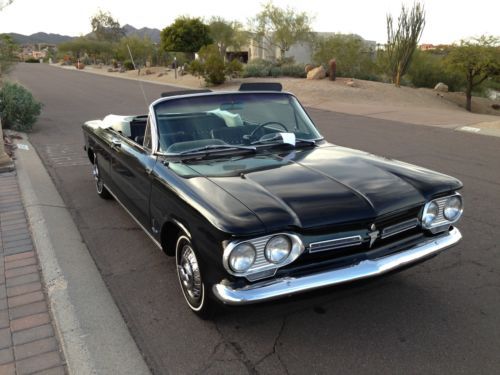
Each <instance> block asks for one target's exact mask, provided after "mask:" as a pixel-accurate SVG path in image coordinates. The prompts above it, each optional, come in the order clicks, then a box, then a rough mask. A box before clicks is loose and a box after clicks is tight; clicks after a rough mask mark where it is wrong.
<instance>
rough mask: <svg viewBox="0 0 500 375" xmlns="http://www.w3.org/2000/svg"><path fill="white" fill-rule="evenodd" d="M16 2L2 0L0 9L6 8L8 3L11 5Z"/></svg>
mask: <svg viewBox="0 0 500 375" xmlns="http://www.w3.org/2000/svg"><path fill="white" fill-rule="evenodd" d="M13 2H14V0H0V10H2V9H3V8H5V7H6V6H7V5H10V4H12V3H13Z"/></svg>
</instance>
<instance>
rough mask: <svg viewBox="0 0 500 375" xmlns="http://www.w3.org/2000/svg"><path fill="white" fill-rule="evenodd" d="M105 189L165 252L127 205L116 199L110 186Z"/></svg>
mask: <svg viewBox="0 0 500 375" xmlns="http://www.w3.org/2000/svg"><path fill="white" fill-rule="evenodd" d="M104 187H105V188H106V189H107V190H108V191H109V194H111V195H112V196H113V198H115V200H116V201H117V202H118V203H119V204H120V206H122V208H123V209H124V210H125V212H127V213H128V214H129V215H130V217H131V218H132V219H134V221H135V223H136V224H137V225H138V226H139V227H140V228H141V229H142V230H143V231H144V233H146V234H147V235H148V236H149V238H151V240H153V242H154V244H155V245H156V246H158V247H159V248H160V250H161V251H163V248H162V246H161V244H160V243H159V242H158V241H157V240H156V239H155V238H154V237H153V236H152V235H151V233H149V232H148V231H147V229H146V228H144V226H143V225H142V224H141V223H140V222H139V220H137V219H136V218H135V216H134V215H132V212H130V211H129V210H128V208H127V207H125V205H124V204H123V203H122V202H121V201H120V200H119V199H118V198H117V197H116V195H115V193H113V191H112V190H111V189H110V188H109V187H108V185H106V184H104Z"/></svg>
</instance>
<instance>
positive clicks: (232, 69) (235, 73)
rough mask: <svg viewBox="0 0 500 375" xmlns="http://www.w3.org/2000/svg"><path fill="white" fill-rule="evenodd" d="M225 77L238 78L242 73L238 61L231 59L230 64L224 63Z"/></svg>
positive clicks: (240, 64)
mask: <svg viewBox="0 0 500 375" xmlns="http://www.w3.org/2000/svg"><path fill="white" fill-rule="evenodd" d="M225 70H226V75H227V76H229V77H239V76H240V75H241V72H243V64H242V63H240V62H239V61H238V60H236V59H233V60H231V61H230V62H228V63H226V67H225Z"/></svg>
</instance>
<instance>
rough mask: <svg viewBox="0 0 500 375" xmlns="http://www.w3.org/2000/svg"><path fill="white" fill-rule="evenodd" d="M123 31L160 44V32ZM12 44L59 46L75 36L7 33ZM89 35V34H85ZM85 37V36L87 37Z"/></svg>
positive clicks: (128, 26) (151, 30) (127, 29)
mask: <svg viewBox="0 0 500 375" xmlns="http://www.w3.org/2000/svg"><path fill="white" fill-rule="evenodd" d="M122 29H123V31H124V32H125V35H126V36H134V35H135V36H138V37H140V38H144V37H145V36H147V37H149V38H150V39H151V40H152V41H153V42H155V43H159V42H160V30H158V29H151V28H149V27H143V28H141V29H136V28H135V27H134V26H131V25H128V24H127V25H125V26H123V27H122ZM7 35H9V36H10V37H11V38H12V39H13V40H14V42H16V43H18V44H38V43H45V44H59V43H63V42H67V41H70V40H72V39H75V38H77V37H76V36H68V35H61V34H47V33H44V32H39V33H35V34H31V35H23V34H17V33H8V34H7ZM87 35H89V34H87ZM87 35H86V36H87Z"/></svg>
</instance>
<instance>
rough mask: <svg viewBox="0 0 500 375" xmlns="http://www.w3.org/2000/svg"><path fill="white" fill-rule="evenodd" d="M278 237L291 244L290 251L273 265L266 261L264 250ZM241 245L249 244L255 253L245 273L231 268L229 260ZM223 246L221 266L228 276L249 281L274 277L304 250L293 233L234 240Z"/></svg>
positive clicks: (299, 240)
mask: <svg viewBox="0 0 500 375" xmlns="http://www.w3.org/2000/svg"><path fill="white" fill-rule="evenodd" d="M280 236H284V237H286V238H287V240H288V241H289V242H290V244H291V249H290V252H289V254H288V255H287V256H286V257H283V259H282V260H281V261H280V262H279V263H273V262H272V261H269V260H268V259H267V257H266V255H265V249H266V246H267V245H268V243H269V242H270V241H271V240H272V239H273V238H275V237H278V238H279V237H280ZM242 244H250V245H251V246H253V247H254V248H255V251H256V257H255V260H254V262H253V264H252V265H251V266H250V267H249V268H248V269H247V270H246V271H242V272H237V271H234V270H233V269H232V268H231V266H230V262H229V259H230V256H231V253H232V252H233V251H234V249H236V248H237V247H238V246H241V245H242ZM223 245H224V253H223V256H222V264H223V266H224V268H225V270H226V271H227V272H228V273H229V274H230V275H233V276H238V277H245V278H246V279H247V280H249V281H255V280H259V279H263V278H266V277H271V276H274V274H275V273H276V271H277V270H278V269H279V268H280V267H284V266H286V265H287V264H290V263H292V262H293V261H294V260H296V259H297V258H298V257H299V256H300V255H301V254H302V253H303V252H304V249H305V246H304V244H303V242H302V240H301V239H300V237H299V236H298V235H296V234H293V233H275V234H271V235H267V236H262V237H256V238H252V239H248V240H234V241H230V242H228V243H226V244H223Z"/></svg>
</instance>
